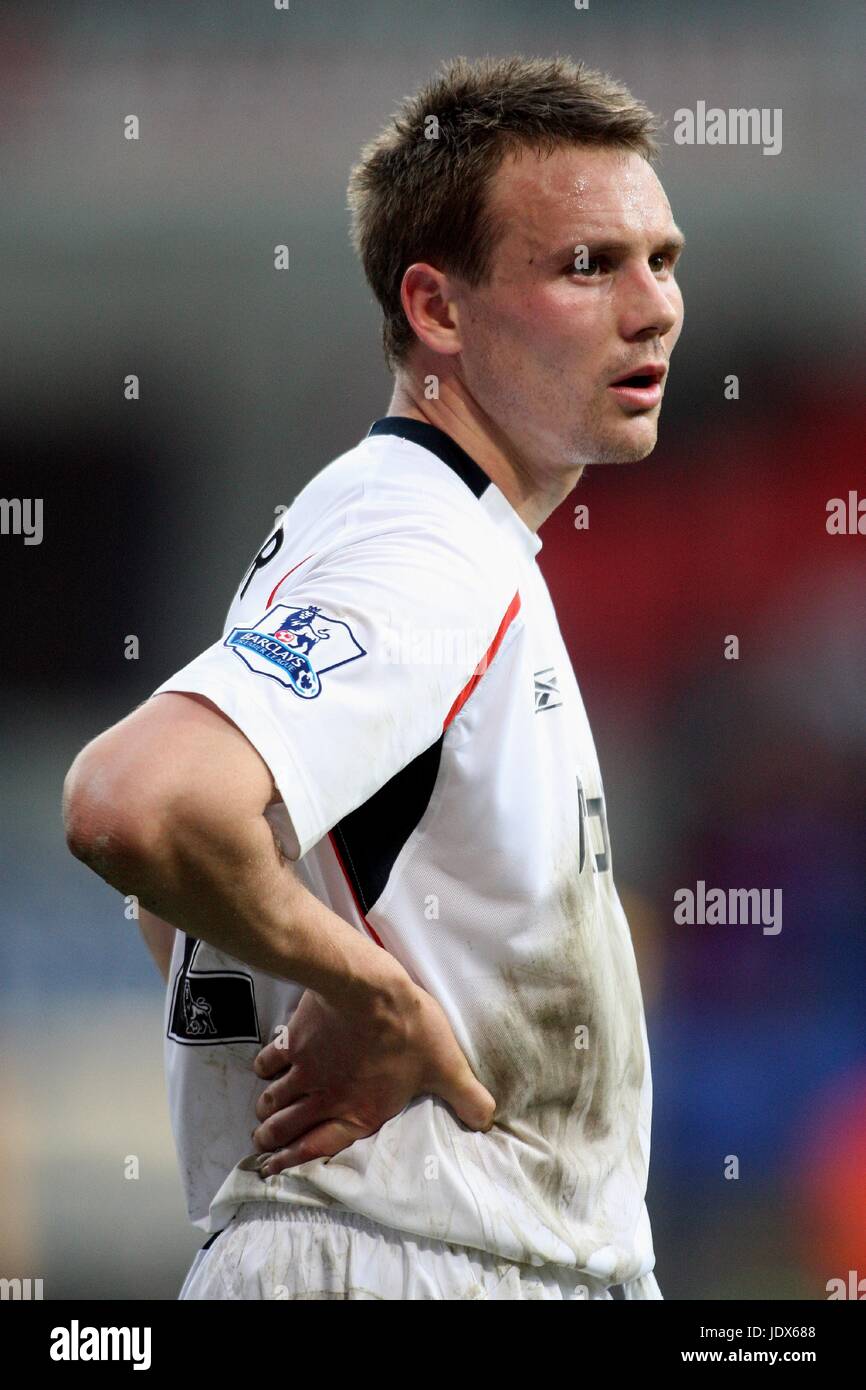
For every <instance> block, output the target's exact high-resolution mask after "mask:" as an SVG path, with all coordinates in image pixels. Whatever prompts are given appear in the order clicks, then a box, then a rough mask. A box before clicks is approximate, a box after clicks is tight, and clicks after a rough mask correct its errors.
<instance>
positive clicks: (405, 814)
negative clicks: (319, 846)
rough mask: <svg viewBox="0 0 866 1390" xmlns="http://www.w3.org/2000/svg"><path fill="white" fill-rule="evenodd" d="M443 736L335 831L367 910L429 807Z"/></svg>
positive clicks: (351, 877) (377, 896)
mask: <svg viewBox="0 0 866 1390" xmlns="http://www.w3.org/2000/svg"><path fill="white" fill-rule="evenodd" d="M444 737H445V735H444V733H443V734H440V736H439V738H438V739H437V740H436V742H435V743H433V744H431V745H430V747H429V748H428V749H427V750H426V751H425V752H424V753H419V754H418V757H417V758H413V760H412V762H411V763H407V765H406V767H404V768H403V769H402V771H401V772H398V773H397V775H396V776H395V777H392V778H391V780H390V782H386V783H385V785H384V787H380V788H379V790H378V791H377V792H375V793H374V794H373V796H371V797H370V799H369V801H365V802H364V804H363V806H358V807H357V808H356V810H354V811H351V812H350V813H349V815H348V816H344V817H343V819H342V820H341V821H340V822H339V823H338V824H337V825H335V826H334V828H333V830H332V831H331V834H332V836H333V837H334V840H335V842H336V846H337V849H338V851H339V854H340V858H341V859H342V861H343V867H344V869H345V871H346V873H347V874H348V876H349V878H350V880H351V883H352V887H353V889H354V891H355V896H356V898H357V899H358V902H359V903H360V905H361V909H362V911H363V912H364V914H365V915H366V914H367V913H368V912H369V910H370V908H371V907H373V905H374V904H375V903H376V902H377V901H378V899H379V898H380V897H381V896H382V893H383V891H384V889H385V885H386V883H387V882H388V879H389V878H390V876H391V870H392V869H393V867H394V862H395V860H396V858H397V855H398V854H399V853H400V851H401V849H402V848H403V846H404V845H405V843H406V841H407V840H408V838H409V836H410V835H411V834H412V831H413V830H414V829H415V828H416V826H417V825H418V823H419V822H420V820H421V817H422V816H423V814H424V812H425V811H426V810H427V807H428V805H429V802H430V797H431V796H432V794H433V788H434V786H435V784H436V778H437V777H438V775H439V760H440V758H441V756H442V740H443V739H444Z"/></svg>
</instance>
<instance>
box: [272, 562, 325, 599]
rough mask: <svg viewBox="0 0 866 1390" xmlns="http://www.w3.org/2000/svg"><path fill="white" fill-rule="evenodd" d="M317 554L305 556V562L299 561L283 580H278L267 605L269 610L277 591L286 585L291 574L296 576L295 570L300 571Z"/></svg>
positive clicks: (286, 573)
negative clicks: (282, 585)
mask: <svg viewBox="0 0 866 1390" xmlns="http://www.w3.org/2000/svg"><path fill="white" fill-rule="evenodd" d="M315 553H316V552H315V551H312V552H311V554H309V555H305V556H304V558H303V560H299V561H298V563H297V565H292V568H291V569H290V570H286V572H285V574H284V575H283V577H282V579H278V580H277V582H276V584H275V585H274V587H273V588H272V589H271V596H270V598H269V599H268V602H267V605H266V606H267V607H268V608H270V606H271V604H272V603H273V601H274V594H275V593H276V592H277V589H278V588H279V587H280V585H281V584H283V583H285V581H286V580H287V579H288V577H289V575H290V574H294V572H295V570H296V569H299V568H300V566H301V565H303V564H304V563H305V561H307V560H312V558H313V555H315Z"/></svg>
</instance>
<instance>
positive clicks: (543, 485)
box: [387, 375, 583, 531]
mask: <svg viewBox="0 0 866 1390" xmlns="http://www.w3.org/2000/svg"><path fill="white" fill-rule="evenodd" d="M387 413H388V415H405V416H408V417H409V419H411V420H422V421H423V422H424V423H425V424H428V425H436V426H437V428H438V429H440V430H443V431H444V432H445V434H447V435H450V437H451V438H452V439H453V440H454V441H455V443H457V444H459V445H460V447H461V449H465V451H466V453H467V454H468V455H469V457H470V458H472V459H474V460H475V462H476V463H477V464H478V466H479V468H483V469H484V472H485V473H486V474H487V476H488V478H490V480H491V482H493V483H495V484H496V486H497V487H498V488H499V491H500V492H501V493H502V494H503V496H504V497H505V498H506V499H507V500H508V501H509V502H510V503H511V505H512V507H513V508H514V510H515V511H516V512H517V514H518V516H519V517H520V519H521V521H523V523H524V525H526V526H528V527H529V529H530V531H537V530H538V529H539V527H540V526H541V525H542V524H543V523H544V522H545V521H546V520H547V518H548V517H549V516H550V514H551V512H553V511H555V510H556V508H557V507H558V506H559V504H560V502H562V501H563V500H564V499H565V498H566V497H567V496H568V494H569V493H570V492H571V491H572V489H573V488H574V486H575V484H576V483H577V481H578V479H579V477H580V475H581V473H582V472H583V469H582V468H575V469H573V470H570V471H569V472H568V473H567V474H566V475H565V476H564V477H557V478H553V479H552V478H551V477H550V476H548V475H541V476H539V475H538V474H536V473H534V471H533V470H532V468H531V466H529V465H528V464H527V463H526V461H525V460H524V459H522V458H520V457H519V456H518V455H517V454H516V452H515V451H514V450H513V449H512V448H511V447H510V446H509V444H508V441H506V440H505V439H504V438H502V437H501V436H499V434H498V432H497V431H496V430H495V428H494V427H493V426H491V423H490V421H489V420H488V419H487V418H486V417H485V416H484V414H483V412H482V411H480V410H479V409H478V407H477V406H476V405H475V403H474V402H473V401H471V400H467V399H466V398H465V397H464V396H463V395H462V394H461V393H459V392H456V391H455V390H454V389H453V388H452V389H446V383H445V382H444V381H443V382H441V384H440V396H439V399H438V400H427V399H426V398H425V396H424V392H423V390H422V389H421V388H420V387H419V386H418V384H417V382H416V381H415V380H414V378H413V377H410V376H408V375H400V376H398V377H397V379H396V381H395V383H394V391H393V394H392V396H391V401H390V404H389V406H388V412H387Z"/></svg>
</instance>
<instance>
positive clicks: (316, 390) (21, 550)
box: [0, 0, 866, 1299]
mask: <svg viewBox="0 0 866 1390" xmlns="http://www.w3.org/2000/svg"><path fill="white" fill-rule="evenodd" d="M862 41H863V26H862V19H861V7H860V6H859V5H855V4H853V3H844V0H826V2H825V3H822V4H820V5H818V4H811V3H802V2H801V0H789V3H787V4H786V5H784V6H781V5H779V4H777V3H773V0H750V2H748V3H747V2H746V0H742V3H737V2H736V0H730V2H729V3H726V4H724V5H719V4H715V3H709V0H703V2H701V0H658V3H654V4H648V3H646V0H640V2H639V3H638V0H634V3H631V2H629V0H620V3H614V2H613V0H591V4H590V6H589V9H588V10H585V11H578V10H576V9H575V8H574V6H573V5H572V4H571V3H569V0H561V2H557V3H553V2H552V0H545V3H529V0H525V2H524V3H516V2H515V3H512V2H509V0H497V2H496V3H472V0H463V3H457V2H456V0H454V2H453V3H438V4H436V5H427V4H423V3H421V0H415V2H414V3H406V0H403V3H400V0H370V2H369V3H366V4H363V5H358V4H353V3H342V2H340V3H336V2H335V0H292V3H291V7H290V9H289V10H288V12H279V11H275V10H274V9H273V7H272V5H270V4H268V3H261V4H252V3H247V4H225V3H216V0H209V3H201V2H200V0H186V3H184V4H183V5H178V4H177V3H168V0H149V3H148V4H147V5H146V6H142V5H137V4H131V3H127V2H126V0H115V3H113V4H111V5H107V4H104V3H78V4H75V3H70V4H63V5H56V4H53V5H49V4H46V3H27V4H20V3H16V2H15V0H6V3H5V4H4V6H3V9H2V12H0V112H2V118H0V142H2V143H0V157H2V167H3V176H2V198H0V245H2V252H3V264H4V275H3V278H2V291H0V293H2V298H3V323H4V339H5V342H6V350H5V352H4V353H3V356H2V360H0V410H2V432H3V437H4V438H5V440H6V446H5V449H4V454H5V462H4V464H3V471H2V487H0V492H2V494H3V495H4V496H6V497H42V498H44V507H45V513H44V516H45V521H44V528H45V529H44V539H43V542H42V544H41V545H38V546H36V545H34V546H25V545H23V543H22V540H21V538H20V537H16V536H11V535H7V536H3V537H0V564H2V593H3V596H4V607H5V623H4V641H3V660H2V683H0V709H2V716H3V723H4V727H5V738H4V745H3V746H4V753H3V765H4V766H3V772H4V776H3V779H2V780H3V794H2V811H0V814H2V842H0V872H2V879H3V887H2V913H3V923H4V925H3V931H2V935H0V1008H2V1021H0V1042H2V1068H0V1105H2V1125H0V1275H3V1276H6V1277H15V1276H18V1277H41V1278H43V1279H44V1292H45V1297H46V1298H69V1297H94V1298H108V1297H120V1298H128V1297H147V1298H173V1297H174V1296H175V1295H176V1292H177V1288H178V1286H179V1283H180V1281H181V1278H182V1276H183V1274H184V1272H185V1270H186V1267H187V1265H188V1262H189V1259H190V1258H191V1255H192V1253H193V1251H194V1250H195V1249H196V1248H197V1246H198V1245H199V1244H200V1237H199V1235H198V1233H197V1232H194V1231H193V1230H192V1229H191V1228H190V1227H189V1226H188V1224H187V1222H186V1217H185V1212H184V1210H183V1205H182V1200H181V1194H180V1185H179V1180H178V1177H177V1174H176V1170H175V1161H174V1153H173V1149H172V1146H171V1140H170V1134H169V1128H168V1121H167V1115H166V1107H165V1101H164V1092H163V1082H162V1071H161V1065H162V1061H161V1058H162V1039H161V1004H162V989H161V985H160V982H159V979H158V977H157V974H156V971H155V968H154V966H153V965H152V963H151V961H150V959H149V957H148V956H147V954H146V951H145V949H144V946H143V944H142V943H141V941H140V939H139V937H138V932H137V928H136V926H135V923H134V922H130V921H128V920H126V918H125V916H124V909H123V902H122V900H121V898H120V897H119V895H117V894H115V893H113V892H112V891H111V890H110V889H108V888H107V887H105V886H103V885H101V884H100V882H99V881H98V880H97V879H96V878H95V877H94V876H93V875H92V874H90V873H88V872H87V871H86V870H85V869H84V868H83V867H82V866H80V865H79V864H77V863H76V862H75V861H74V860H73V859H72V858H71V857H70V856H69V855H68V854H67V852H66V849H65V846H64V843H63V837H62V829H61V820H60V792H61V785H62V781H63V777H64V774H65V772H66V769H67V767H68V766H69V763H70V762H71V760H72V758H73V756H74V754H75V753H76V752H77V751H78V749H79V748H80V747H81V746H82V745H83V744H84V743H85V742H86V741H87V740H88V739H90V738H91V737H92V736H94V735H95V734H96V733H98V732H99V731H100V730H102V729H103V728H104V727H106V726H107V725H109V724H110V723H113V722H115V721H116V720H117V719H119V718H121V717H122V716H123V715H125V714H126V713H128V712H129V711H130V710H131V709H132V708H133V707H134V706H135V705H136V704H137V703H139V702H140V701H141V700H143V699H144V698H146V697H147V696H148V695H149V694H150V692H151V691H152V690H153V689H154V688H155V687H156V686H157V685H158V684H159V683H160V682H161V681H162V680H163V679H164V678H165V677H166V676H167V675H168V674H170V673H171V672H172V671H174V670H175V669H177V668H178V667H179V666H180V665H181V664H183V663H184V662H185V661H186V660H188V659H189V658H190V657H191V656H192V655H194V654H195V653H196V652H198V651H199V650H201V649H202V648H203V647H204V646H206V645H207V644H208V643H210V642H211V641H212V640H213V639H214V638H215V636H217V635H218V633H219V630H220V628H221V624H222V622H223V618H224V615H225V611H226V609H227V606H228V603H229V601H230V598H231V596H232V593H233V591H234V589H235V586H236V585H237V583H238V581H239V579H240V576H241V575H242V573H243V571H244V569H245V567H246V566H247V565H248V563H249V560H250V558H251V557H252V555H253V554H254V553H255V551H256V550H257V548H258V546H259V545H260V543H261V541H262V539H263V537H264V536H265V535H266V534H267V532H268V529H269V527H270V526H271V524H272V520H273V516H274V509H275V508H276V507H278V506H279V505H281V504H288V503H290V502H291V500H292V498H293V497H294V496H295V494H296V493H297V492H298V491H299V489H300V487H301V486H302V485H303V483H304V482H305V481H306V480H307V479H308V478H309V477H310V476H311V475H312V474H313V473H314V472H315V471H317V470H318V469H319V468H320V467H322V466H323V465H324V464H325V463H326V462H327V461H328V460H329V459H331V458H332V457H334V456H336V455H337V454H338V453H340V452H342V451H343V450H344V449H346V448H347V447H349V446H350V445H351V444H352V443H354V442H355V441H356V440H357V439H358V438H359V437H360V436H361V435H362V434H364V433H365V432H366V430H367V428H368V427H369V424H370V422H371V421H372V420H373V419H374V418H375V417H376V416H378V415H381V414H383V413H384V411H385V409H386V406H387V402H388V396H389V378H388V376H387V374H386V372H385V369H384V366H383V365H382V364H381V361H380V355H379V352H378V335H379V320H378V314H377V312H376V309H375V307H374V305H373V303H372V300H371V296H370V294H369V291H368V290H367V288H366V285H365V284H364V283H363V279H362V276H361V273H360V270H359V268H358V266H357V265H356V263H355V260H354V258H353V255H352V253H351V250H350V247H349V243H348V237H347V215H346V211H345V185H346V179H347V174H348V170H349V166H350V164H351V162H352V161H353V159H354V157H355V155H356V153H357V150H358V148H359V146H360V145H361V143H362V142H363V141H364V140H365V139H367V138H368V137H369V136H370V135H372V134H373V133H374V132H375V130H376V129H378V127H379V124H380V123H381V121H382V120H383V119H384V118H385V117H386V116H387V115H388V114H389V112H390V111H391V110H392V108H393V106H394V105H395V104H396V102H397V101H398V100H399V98H400V97H401V96H402V95H403V94H404V93H405V92H407V91H409V90H411V89H412V88H413V87H414V86H415V85H416V84H417V83H418V82H419V81H420V80H421V79H423V78H424V77H425V76H426V75H427V74H428V73H429V71H430V70H431V69H432V68H433V67H435V66H436V65H438V63H439V61H440V60H441V59H443V58H446V57H449V56H453V55H455V54H457V53H465V54H467V55H468V56H470V57H476V56H480V55H481V54H482V53H485V52H491V53H497V54H503V53H507V52H514V51H519V52H525V53H537V54H550V53H553V52H556V51H561V52H565V53H568V54H570V55H572V56H574V57H582V58H584V59H585V60H586V61H588V62H589V63H590V64H591V65H594V66H600V67H603V68H607V69H608V70H610V71H612V72H614V73H616V74H617V75H618V76H620V77H621V78H623V79H624V80H625V81H626V82H628V83H629V85H630V86H631V87H632V89H633V91H634V92H635V93H636V94H637V95H638V96H640V97H641V98H643V99H644V100H646V101H647V102H648V103H649V104H650V105H651V106H652V107H653V108H654V109H655V110H657V111H659V112H660V113H661V114H662V115H663V116H664V117H665V118H666V119H667V120H668V121H669V123H670V124H669V126H668V133H667V137H666V138H667V146H666V149H665V152H664V156H663V159H662V163H661V166H660V173H661V177H662V180H663V182H664V184H665V187H666V189H667V192H668V194H669V196H670V199H671V202H672V205H673V208H674V212H675V215H676V217H677V219H678V221H679V222H680V224H681V226H682V227H683V228H684V230H685V231H686V233H687V236H688V238H689V242H690V247H689V252H688V254H687V257H686V260H685V262H684V265H683V270H682V276H681V279H682V284H683V288H684V292H685V298H686V328H685V333H684V337H683V339H682V342H681V345H680V347H679V350H678V353H677V355H676V357H675V359H674V370H673V373H672V378H671V382H670V386H669V389H668V392H667V401H666V406H665V411H664V414H663V417H662V429H661V439H660V444H659V447H658V448H657V450H656V452H655V454H654V455H653V457H652V458H651V459H649V460H647V461H646V462H644V463H642V464H639V465H637V466H632V467H629V468H622V469H616V468H607V469H596V470H591V471H590V474H589V475H588V477H587V478H586V479H585V480H584V482H583V483H582V484H581V486H580V489H579V493H578V494H576V495H575V497H574V498H573V499H572V500H573V501H574V502H575V503H576V502H578V501H580V502H585V503H586V504H587V505H588V506H589V511H590V526H589V529H588V530H587V531H579V530H576V529H575V528H574V525H573V518H572V510H571V502H567V503H565V504H564V506H563V507H562V508H561V509H560V511H559V513H557V514H556V515H555V516H554V517H553V518H552V519H551V520H550V521H549V522H548V524H547V525H546V526H545V528H544V530H543V532H542V535H543V540H544V547H543V550H542V552H541V555H540V563H541V565H542V568H543V570H544V572H545V574H546V575H547V578H548V581H549V583H550V585H551V588H552V590H553V592H554V597H555V598H556V600H557V604H558V610H559V612H560V615H561V624H562V627H563V632H564V634H565V637H566V640H567V642H568V644H569V647H570V650H571V652H572V655H573V658H574V663H575V669H576V672H577V675H578V679H579V681H580V683H581V686H582V689H583V693H584V698H585V700H586V703H587V707H588V710H589V714H590V718H591V720H592V722H593V727H594V730H595V734H596V740H597V743H598V747H599V754H600V758H601V764H602V768H603V770H604V774H605V783H606V791H607V797H608V803H609V819H610V824H611V828H612V838H613V846H614V868H615V871H616V876H617V881H618V883H619V886H620V891H621V894H622V896H623V899H624V901H625V903H626V906H627V909H628V911H629V914H630V918H631V921H632V924H633V931H634V936H635V941H636V947H637V950H638V953H639V958H640V964H641V971H642V976H643V980H644V988H645V995H646V1003H647V1015H648V1027H649V1033H650V1044H651V1049H652V1058H653V1078H654V1087H655V1112H654V1125H653V1156H652V1167H651V1176H650V1189H649V1203H650V1212H651V1216H652V1220H653V1227H654V1233H655V1241H656V1250H657V1255H658V1264H657V1273H658V1277H659V1281H660V1284H661V1287H662V1290H663V1292H664V1293H665V1295H666V1296H667V1297H668V1298H672V1299H677V1298H701V1299H717V1298H729V1297H737V1296H742V1297H746V1298H759V1297H769V1298H773V1299H787V1298H796V1297H805V1298H815V1299H822V1298H825V1297H826V1284H827V1280H828V1279H830V1278H834V1277H840V1278H843V1279H847V1277H848V1271H849V1270H851V1269H854V1270H858V1271H859V1275H860V1276H861V1277H862V1276H864V1275H866V1181H864V1179H866V1045H864V983H866V935H864V909H863V904H864V896H866V855H864V852H863V826H864V823H866V817H864V811H866V806H864V802H866V776H864V773H866V731H864V718H863V691H864V685H866V601H864V590H866V584H864V580H866V562H864V548H866V538H864V537H858V536H829V535H828V534H827V532H826V529H825V521H826V504H827V501H828V499H830V498H832V497H843V498H845V497H847V495H848V491H849V489H853V488H858V487H859V488H860V491H861V495H862V494H863V493H864V492H866V472H864V469H863V399H864V378H866V371H864V361H863V355H862V348H861V347H860V346H859V343H858V338H857V329H858V328H859V327H860V326H861V325H862V321H863V302H862V288H863V278H862V256H863V245H862V201H861V193H860V190H861V189H862V186H863V168H862V164H861V162H860V156H861V153H862V124H863V96H862ZM698 100H704V101H706V102H707V104H708V105H718V106H721V107H723V108H728V107H733V106H746V107H751V106H757V107H768V108H776V107H781V108H782V110H783V113H784V118H783V120H784V123H783V150H782V153H781V154H780V155H779V156H777V157H765V156H763V155H762V153H761V150H760V149H759V148H755V147H698V146H695V147H689V146H678V145H676V144H675V143H674V141H673V135H672V127H673V114H674V111H675V110H676V109H677V108H679V107H691V108H694V106H695V104H696V102H697V101H698ZM130 113H135V114H137V115H138V116H139V117H140V120H141V139H140V140H139V141H138V142H135V143H133V142H128V141H126V140H125V139H124V138H123V134H122V122H123V120H124V118H125V117H126V116H127V115H128V114H130ZM282 242H284V243H286V244H287V245H288V246H289V248H290V256H291V269H290V271H289V272H288V273H286V274H281V275H277V274H276V273H275V271H274V270H273V265H272V257H273V247H274V245H275V244H276V243H282ZM130 372H135V373H137V374H139V376H140V378H141V384H142V396H141V400H140V401H139V402H138V403H134V404H133V403H129V402H126V401H124V399H123V392H122V388H123V379H124V377H125V375H126V374H127V373H130ZM730 373H735V374H737V376H738V377H739V381H740V398H739V400H737V401H729V400H726V399H725V398H724V390H723V388H724V378H725V377H726V376H727V375H728V374H730ZM19 621H20V622H21V623H23V628H18V627H16V623H17V622H19ZM129 634H135V635H137V636H138V638H139V640H140V656H139V659H138V660H126V659H125V657H124V639H125V638H126V636H127V635H129ZM727 634H736V635H738V636H739V639H740V659H739V660H738V661H726V660H724V659H723V655H722V652H723V641H724V637H725V636H726V635H727ZM698 879H703V880H704V881H705V882H706V883H707V885H708V886H716V887H723V888H726V887H769V888H781V889H782V890H783V895H784V919H783V929H782V931H781V933H780V934H779V935H778V936H769V935H764V934H762V932H761V930H760V927H757V926H726V927H723V926H718V927H711V926H703V927H700V926H692V927H688V926H677V925H676V924H675V923H674V920H673V893H674V891H675V890H676V889H677V888H678V887H689V886H691V887H694V885H695V883H696V881H697V880H698ZM129 1155H135V1156H137V1158H138V1160H139V1163H140V1176H139V1178H138V1180H137V1181H130V1180H128V1179H127V1178H125V1177H124V1171H125V1160H126V1158H127V1156H129ZM728 1155H737V1156H738V1157H739V1161H740V1177H739V1180H738V1181H728V1180H725V1178H724V1170H725V1161H726V1157H727V1156H728Z"/></svg>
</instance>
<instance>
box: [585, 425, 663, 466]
mask: <svg viewBox="0 0 866 1390" xmlns="http://www.w3.org/2000/svg"><path fill="white" fill-rule="evenodd" d="M630 424H631V425H632V426H634V425H639V428H637V429H635V428H633V427H632V428H631V429H628V430H623V431H621V432H618V433H617V434H616V435H613V434H612V435H610V436H608V438H607V439H605V440H599V446H598V452H597V454H596V455H595V457H594V458H593V460H592V462H593V463H639V462H640V460H641V459H645V458H648V457H649V455H650V454H651V453H652V451H653V449H654V448H655V446H656V444H657V442H658V423H657V421H656V420H640V421H632V422H630Z"/></svg>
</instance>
